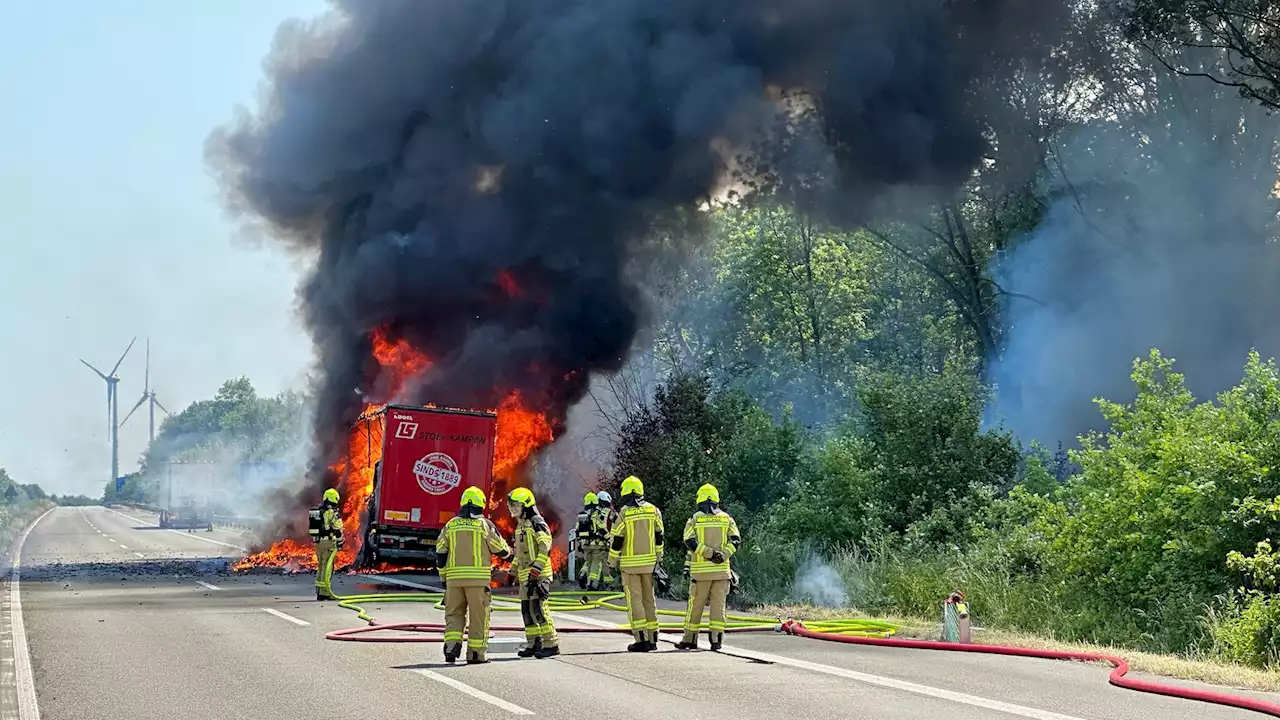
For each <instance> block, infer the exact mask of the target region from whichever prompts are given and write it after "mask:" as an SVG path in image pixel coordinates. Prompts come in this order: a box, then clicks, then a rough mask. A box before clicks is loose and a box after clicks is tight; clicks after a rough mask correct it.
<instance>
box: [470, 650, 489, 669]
mask: <svg viewBox="0 0 1280 720" xmlns="http://www.w3.org/2000/svg"><path fill="white" fill-rule="evenodd" d="M487 662H489V658H487V657H485V654H484V653H483V652H481V651H479V650H468V651H467V664H468V665H484V664H485V663H487Z"/></svg>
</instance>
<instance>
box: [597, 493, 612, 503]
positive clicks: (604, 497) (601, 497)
mask: <svg viewBox="0 0 1280 720" xmlns="http://www.w3.org/2000/svg"><path fill="white" fill-rule="evenodd" d="M596 500H598V501H600V502H602V503H611V502H613V498H612V497H610V496H609V493H608V491H605V490H601V491H600V492H598V493H596Z"/></svg>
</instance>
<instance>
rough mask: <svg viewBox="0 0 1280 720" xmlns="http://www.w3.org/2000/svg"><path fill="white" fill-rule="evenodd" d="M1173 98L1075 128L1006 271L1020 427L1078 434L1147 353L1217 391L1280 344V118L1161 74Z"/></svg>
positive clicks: (1006, 372) (1051, 438) (1003, 398)
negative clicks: (1251, 358) (1036, 219)
mask: <svg viewBox="0 0 1280 720" xmlns="http://www.w3.org/2000/svg"><path fill="white" fill-rule="evenodd" d="M1158 82H1159V83H1160V85H1159V87H1158V88H1157V89H1158V92H1156V91H1152V92H1150V93H1149V95H1150V96H1151V97H1153V98H1158V99H1160V100H1161V102H1162V103H1163V104H1162V105H1157V106H1155V107H1153V108H1147V109H1144V110H1143V112H1140V113H1135V114H1134V115H1132V116H1128V117H1122V118H1113V119H1107V120H1099V121H1096V122H1093V123H1089V124H1087V125H1086V126H1084V127H1081V128H1079V129H1078V130H1077V131H1076V132H1073V133H1071V135H1070V136H1069V137H1068V138H1066V139H1065V140H1064V142H1063V144H1062V146H1061V147H1060V148H1059V149H1058V151H1057V153H1056V156H1057V159H1056V160H1055V161H1053V162H1051V163H1050V165H1051V166H1052V167H1054V168H1055V169H1054V171H1053V172H1052V173H1051V174H1050V176H1049V177H1048V179H1047V181H1046V184H1045V195H1046V197H1048V198H1049V199H1050V200H1049V206H1048V207H1049V209H1048V213H1047V216H1046V218H1045V219H1044V221H1043V222H1042V223H1041V224H1040V226H1039V227H1038V228H1037V229H1036V230H1035V232H1034V233H1033V234H1032V235H1031V236H1030V237H1029V238H1027V239H1026V240H1025V241H1024V242H1022V243H1021V244H1020V245H1019V246H1018V248H1017V249H1016V251H1015V252H1014V254H1013V256H1012V257H1011V258H1010V259H1009V260H1008V261H1006V262H1005V263H1003V264H1002V265H1001V266H1000V267H998V268H997V274H998V275H999V280H1000V282H1001V284H1002V285H1003V286H1004V287H1006V288H1007V289H1009V290H1010V291H1012V292H1016V293H1021V294H1025V295H1027V296H1031V297H1034V298H1035V299H1036V301H1037V302H1029V301H1026V300H1019V299H1014V300H1012V301H1010V304H1009V306H1008V308H1007V311H1008V321H1009V327H1010V331H1009V336H1008V340H1007V346H1006V348H1005V350H1004V354H1003V357H1002V358H1000V360H999V361H998V362H997V363H996V364H995V368H994V371H993V379H994V380H995V381H996V383H997V385H998V402H997V403H996V404H995V405H994V406H993V407H992V408H991V411H990V416H989V419H990V420H993V421H995V420H1003V421H1004V422H1005V423H1006V424H1007V426H1008V427H1010V428H1011V429H1013V430H1014V431H1016V432H1017V433H1018V434H1019V435H1021V436H1022V437H1024V438H1038V439H1040V440H1043V441H1046V442H1047V443H1049V444H1052V443H1054V442H1055V441H1064V442H1068V443H1070V442H1072V441H1073V440H1074V438H1075V437H1076V436H1077V435H1079V434H1081V433H1083V432H1085V431H1087V430H1089V429H1102V428H1103V427H1104V421H1103V419H1102V417H1101V415H1100V414H1099V412H1098V408H1097V407H1096V406H1095V405H1094V403H1093V402H1092V400H1093V398H1095V397H1105V398H1107V399H1109V400H1115V401H1122V402H1127V401H1129V400H1132V398H1133V397H1134V393H1135V389H1134V387H1133V384H1132V382H1131V381H1130V379H1129V372H1130V369H1131V367H1132V363H1133V361H1134V359H1135V358H1139V357H1142V358H1145V357H1146V356H1147V354H1148V352H1149V350H1150V349H1151V348H1153V347H1155V348H1159V349H1160V350H1161V352H1162V353H1163V354H1164V355H1165V356H1166V357H1172V358H1174V359H1175V360H1176V361H1177V363H1176V365H1175V369H1176V370H1177V371H1178V372H1181V373H1184V374H1185V375H1186V379H1187V385H1188V388H1189V389H1191V390H1192V391H1193V392H1194V393H1195V394H1196V395H1197V397H1198V398H1201V399H1209V398H1212V397H1213V396H1214V395H1215V394H1216V393H1218V392H1221V391H1223V390H1225V389H1227V388H1228V387H1230V386H1231V385H1234V384H1236V383H1237V382H1239V381H1240V378H1241V376H1242V374H1243V368H1244V364H1245V361H1246V359H1247V354H1248V352H1249V350H1250V349H1252V348H1256V349H1257V350H1258V351H1259V352H1261V353H1262V354H1263V355H1264V356H1274V355H1275V354H1276V353H1278V352H1280V326H1277V324H1276V323H1275V319H1274V318H1275V309H1276V308H1277V307H1280V284H1277V283H1276V270H1275V269H1276V267H1277V266H1278V265H1277V263H1278V262H1280V255H1278V254H1277V253H1278V251H1277V247H1276V245H1275V243H1274V241H1273V238H1274V237H1275V236H1276V232H1277V230H1278V229H1280V228H1278V227H1277V212H1278V211H1280V200H1278V199H1277V197H1276V194H1275V188H1276V182H1277V171H1276V160H1275V158H1276V157H1277V152H1278V151H1280V144H1278V141H1280V123H1278V122H1277V121H1276V118H1274V117H1272V116H1269V115H1268V114H1267V113H1266V112H1265V111H1264V110H1262V109H1261V108H1259V107H1257V106H1256V104H1254V103H1250V102H1247V101H1244V100H1241V99H1240V98H1238V97H1236V96H1235V94H1234V92H1233V91H1232V90H1230V89H1224V88H1221V87H1218V86H1215V85H1214V84H1212V83H1209V82H1207V81H1202V80H1200V79H1198V78H1186V79H1177V78H1173V77H1163V78H1160V79H1159V80H1158Z"/></svg>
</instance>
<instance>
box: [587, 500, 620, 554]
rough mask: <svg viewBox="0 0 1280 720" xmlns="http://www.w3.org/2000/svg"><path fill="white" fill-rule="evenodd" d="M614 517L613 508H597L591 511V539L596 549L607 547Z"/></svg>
mask: <svg viewBox="0 0 1280 720" xmlns="http://www.w3.org/2000/svg"><path fill="white" fill-rule="evenodd" d="M614 517H615V515H614V512H613V508H608V507H597V508H595V509H594V510H592V511H591V538H592V542H593V544H594V545H595V546H596V547H608V545H609V532H610V531H611V530H612V529H613V521H614Z"/></svg>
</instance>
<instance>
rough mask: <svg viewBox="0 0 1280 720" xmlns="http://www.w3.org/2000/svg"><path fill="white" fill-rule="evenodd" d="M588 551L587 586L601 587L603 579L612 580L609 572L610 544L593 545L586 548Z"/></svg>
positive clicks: (594, 588) (589, 587)
mask: <svg viewBox="0 0 1280 720" xmlns="http://www.w3.org/2000/svg"><path fill="white" fill-rule="evenodd" d="M584 552H585V553H586V566H587V588H588V589H590V590H596V589H598V588H600V582H601V579H602V578H603V579H605V580H612V578H610V577H609V576H608V575H607V574H606V573H608V560H609V546H607V545H603V544H602V545H593V546H591V547H588V548H586V549H585V550H584Z"/></svg>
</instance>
